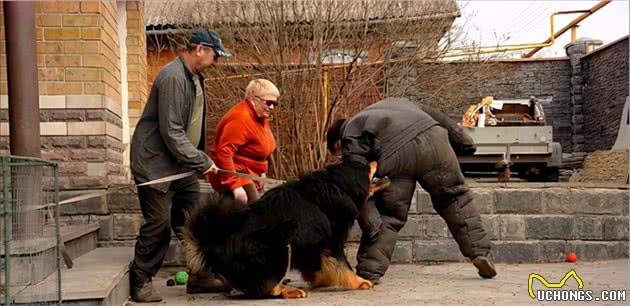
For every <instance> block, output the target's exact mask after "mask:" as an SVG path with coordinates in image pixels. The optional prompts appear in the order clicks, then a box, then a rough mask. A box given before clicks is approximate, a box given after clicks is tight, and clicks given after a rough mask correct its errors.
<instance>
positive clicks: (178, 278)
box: [175, 271, 188, 285]
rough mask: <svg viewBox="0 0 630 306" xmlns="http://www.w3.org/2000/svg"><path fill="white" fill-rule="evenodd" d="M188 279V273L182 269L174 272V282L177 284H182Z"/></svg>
mask: <svg viewBox="0 0 630 306" xmlns="http://www.w3.org/2000/svg"><path fill="white" fill-rule="evenodd" d="M187 281H188V273H186V272H184V271H179V272H177V273H176V274H175V282H176V283H177V284H178V285H184V284H186V282H187Z"/></svg>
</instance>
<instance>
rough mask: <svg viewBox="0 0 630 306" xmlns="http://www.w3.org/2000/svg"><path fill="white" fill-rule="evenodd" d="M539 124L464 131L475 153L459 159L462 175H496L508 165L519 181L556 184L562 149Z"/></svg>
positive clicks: (548, 129)
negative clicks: (474, 147) (470, 138)
mask: <svg viewBox="0 0 630 306" xmlns="http://www.w3.org/2000/svg"><path fill="white" fill-rule="evenodd" d="M519 102H520V101H519ZM521 103H522V102H521ZM542 120H543V121H542V122H540V125H518V126H487V125H486V126H485V127H472V128H464V130H465V131H466V133H467V134H468V135H470V136H471V137H472V139H473V140H474V141H475V144H476V145H477V151H476V152H475V154H474V155H472V156H460V157H459V160H460V166H461V168H462V171H464V173H467V174H469V173H477V174H480V173H488V172H490V173H494V174H496V173H497V172H498V173H499V174H500V173H502V172H503V171H505V170H506V168H507V167H506V166H508V165H509V168H507V169H509V171H510V172H512V173H514V172H516V173H517V175H518V177H520V178H523V179H527V180H529V181H539V182H540V181H543V182H557V181H558V180H559V168H560V166H561V163H562V146H561V145H560V143H557V142H553V137H552V136H553V135H552V134H553V132H552V127H551V126H549V125H544V119H542ZM508 125H509V124H508ZM508 174H509V172H508Z"/></svg>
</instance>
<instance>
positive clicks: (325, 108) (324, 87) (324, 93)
mask: <svg viewBox="0 0 630 306" xmlns="http://www.w3.org/2000/svg"><path fill="white" fill-rule="evenodd" d="M328 100H329V96H328V67H324V70H322V104H323V105H322V110H323V111H322V129H321V131H322V132H324V131H325V130H326V118H328Z"/></svg>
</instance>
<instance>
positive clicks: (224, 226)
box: [182, 193, 248, 273]
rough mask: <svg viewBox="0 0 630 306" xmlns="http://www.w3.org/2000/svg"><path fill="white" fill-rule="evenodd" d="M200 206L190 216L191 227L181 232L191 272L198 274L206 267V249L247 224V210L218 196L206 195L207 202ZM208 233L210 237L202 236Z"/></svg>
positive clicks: (208, 251)
mask: <svg viewBox="0 0 630 306" xmlns="http://www.w3.org/2000/svg"><path fill="white" fill-rule="evenodd" d="M201 204H202V205H198V206H197V207H196V208H195V209H194V210H193V211H192V212H191V214H190V218H189V220H188V224H186V226H185V227H184V229H183V231H182V236H183V237H182V238H183V241H185V242H186V243H185V244H184V253H185V255H186V258H187V259H188V266H189V268H190V270H191V272H192V273H198V272H199V271H201V270H202V269H204V268H205V267H206V266H207V263H206V261H207V260H212V259H213V258H207V256H208V254H211V252H210V250H208V249H207V248H208V247H209V246H214V245H218V244H220V243H222V242H223V240H224V239H225V238H226V237H227V236H229V235H230V234H231V233H233V232H235V231H237V230H238V229H239V228H240V227H241V226H242V224H243V222H244V221H245V217H246V213H247V210H248V208H247V207H246V206H244V205H238V204H237V203H236V202H235V201H234V200H233V199H231V198H226V197H222V196H221V195H219V194H217V193H210V194H207V198H206V202H205V203H203V202H202V203H201ZM199 233H207V235H199Z"/></svg>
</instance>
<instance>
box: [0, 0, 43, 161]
mask: <svg viewBox="0 0 630 306" xmlns="http://www.w3.org/2000/svg"><path fill="white" fill-rule="evenodd" d="M3 5H4V23H5V37H6V50H7V75H8V89H9V133H10V138H9V139H10V145H11V154H12V155H19V156H32V157H41V149H40V139H39V135H40V131H39V88H38V76H37V43H36V40H35V2H32V1H4V2H3Z"/></svg>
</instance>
